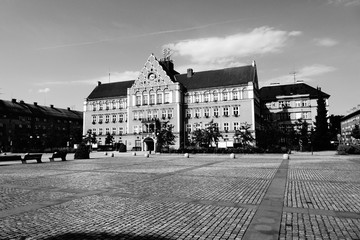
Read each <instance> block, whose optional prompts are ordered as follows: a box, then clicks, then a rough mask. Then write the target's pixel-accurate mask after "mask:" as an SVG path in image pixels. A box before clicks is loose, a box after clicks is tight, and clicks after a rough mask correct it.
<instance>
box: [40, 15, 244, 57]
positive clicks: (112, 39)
mask: <svg viewBox="0 0 360 240" xmlns="http://www.w3.org/2000/svg"><path fill="white" fill-rule="evenodd" d="M240 21H244V19H243V18H240V19H233V20H228V21H222V22H214V23H209V24H205V25H199V26H194V27H188V28H176V29H168V30H163V31H155V32H148V33H143V34H138V35H131V36H125V37H124V36H119V37H113V38H103V39H99V40H95V41H82V42H73V43H68V44H62V45H56V46H48V47H42V48H38V50H50V49H58V48H68V47H78V46H86V45H93V44H99V43H106V42H112V41H118V40H123V39H134V38H141V37H149V36H156V35H163V34H171V33H178V32H188V31H193V30H199V29H203V28H208V27H211V26H216V25H224V24H228V23H235V22H240Z"/></svg>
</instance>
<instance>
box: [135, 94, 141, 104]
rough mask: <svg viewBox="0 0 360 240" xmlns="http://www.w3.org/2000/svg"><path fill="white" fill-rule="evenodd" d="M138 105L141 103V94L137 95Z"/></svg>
mask: <svg viewBox="0 0 360 240" xmlns="http://www.w3.org/2000/svg"><path fill="white" fill-rule="evenodd" d="M135 101H136V106H140V105H141V96H136V100H135Z"/></svg>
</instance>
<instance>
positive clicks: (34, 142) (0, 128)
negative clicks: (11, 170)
mask: <svg viewBox="0 0 360 240" xmlns="http://www.w3.org/2000/svg"><path fill="white" fill-rule="evenodd" d="M82 123H83V119H82V112H79V111H74V110H71V109H70V108H67V109H61V108H55V107H54V106H53V105H50V107H47V106H40V105H38V104H37V103H36V102H34V104H28V103H25V102H24V101H17V100H16V99H12V100H11V101H6V100H0V147H1V148H2V150H3V151H29V150H38V151H43V150H44V149H46V148H54V147H67V146H70V145H72V144H73V143H79V142H80V141H81V137H82Z"/></svg>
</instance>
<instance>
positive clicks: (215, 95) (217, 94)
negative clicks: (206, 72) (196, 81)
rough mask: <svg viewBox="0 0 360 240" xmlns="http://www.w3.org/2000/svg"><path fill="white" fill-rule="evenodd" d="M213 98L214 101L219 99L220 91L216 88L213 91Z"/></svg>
mask: <svg viewBox="0 0 360 240" xmlns="http://www.w3.org/2000/svg"><path fill="white" fill-rule="evenodd" d="M213 99H214V102H217V101H219V93H218V92H217V91H216V90H215V91H214V92H213Z"/></svg>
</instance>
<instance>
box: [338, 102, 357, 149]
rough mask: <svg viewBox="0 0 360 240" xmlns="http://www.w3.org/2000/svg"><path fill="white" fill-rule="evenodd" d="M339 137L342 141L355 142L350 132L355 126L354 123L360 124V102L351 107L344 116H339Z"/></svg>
mask: <svg viewBox="0 0 360 240" xmlns="http://www.w3.org/2000/svg"><path fill="white" fill-rule="evenodd" d="M340 125H341V139H339V141H340V142H342V143H344V142H345V143H355V142H359V141H356V140H355V139H353V138H352V137H351V132H352V130H353V129H354V128H355V125H359V126H360V104H359V105H357V107H354V108H352V109H351V110H350V111H349V112H348V114H347V115H346V116H344V117H343V118H341V123H340Z"/></svg>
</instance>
